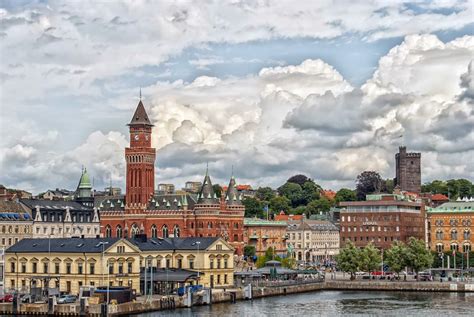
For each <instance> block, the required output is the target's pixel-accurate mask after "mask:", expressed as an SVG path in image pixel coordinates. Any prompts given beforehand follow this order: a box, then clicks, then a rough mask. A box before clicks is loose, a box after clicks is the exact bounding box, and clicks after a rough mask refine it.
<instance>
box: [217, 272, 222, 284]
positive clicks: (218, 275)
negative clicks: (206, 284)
mask: <svg viewBox="0 0 474 317" xmlns="http://www.w3.org/2000/svg"><path fill="white" fill-rule="evenodd" d="M220 283H221V275H220V274H217V284H220Z"/></svg>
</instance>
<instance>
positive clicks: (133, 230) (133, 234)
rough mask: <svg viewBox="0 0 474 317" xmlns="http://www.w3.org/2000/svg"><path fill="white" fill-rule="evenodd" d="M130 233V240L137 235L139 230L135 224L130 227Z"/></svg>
mask: <svg viewBox="0 0 474 317" xmlns="http://www.w3.org/2000/svg"><path fill="white" fill-rule="evenodd" d="M130 233H131V237H132V238H133V237H135V236H136V235H137V234H139V233H140V230H139V229H138V226H137V224H136V223H134V224H133V225H132V230H131V232H130Z"/></svg>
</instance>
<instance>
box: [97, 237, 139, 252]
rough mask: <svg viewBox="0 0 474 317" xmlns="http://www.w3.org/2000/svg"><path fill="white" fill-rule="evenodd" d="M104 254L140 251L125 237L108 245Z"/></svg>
mask: <svg viewBox="0 0 474 317" xmlns="http://www.w3.org/2000/svg"><path fill="white" fill-rule="evenodd" d="M105 253H106V254H120V253H140V249H139V248H138V247H137V246H135V245H134V244H132V243H130V242H129V241H128V240H126V239H120V240H118V241H117V242H115V243H114V244H112V245H111V246H109V247H108V248H107V249H106V251H105Z"/></svg>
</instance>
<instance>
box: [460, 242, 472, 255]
mask: <svg viewBox="0 0 474 317" xmlns="http://www.w3.org/2000/svg"><path fill="white" fill-rule="evenodd" d="M462 252H464V253H466V252H471V245H470V244H469V243H464V244H463V246H462Z"/></svg>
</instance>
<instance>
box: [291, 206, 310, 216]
mask: <svg viewBox="0 0 474 317" xmlns="http://www.w3.org/2000/svg"><path fill="white" fill-rule="evenodd" d="M306 208H307V207H306V206H298V207H296V208H292V209H291V214H293V215H302V214H304V213H306Z"/></svg>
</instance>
